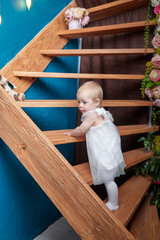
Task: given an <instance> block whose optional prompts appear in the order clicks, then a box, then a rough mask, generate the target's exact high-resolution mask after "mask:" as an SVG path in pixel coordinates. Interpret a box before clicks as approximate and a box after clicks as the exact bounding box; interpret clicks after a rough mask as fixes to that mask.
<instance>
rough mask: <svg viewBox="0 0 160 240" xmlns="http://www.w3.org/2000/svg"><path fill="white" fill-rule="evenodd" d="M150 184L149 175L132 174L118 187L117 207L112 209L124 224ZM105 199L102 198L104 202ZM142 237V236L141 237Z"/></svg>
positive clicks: (127, 221)
mask: <svg viewBox="0 0 160 240" xmlns="http://www.w3.org/2000/svg"><path fill="white" fill-rule="evenodd" d="M151 184H152V178H151V177H148V176H147V177H143V176H141V175H139V176H138V177H136V176H133V177H131V178H130V179H128V180H127V181H126V182H125V183H124V184H123V185H121V186H120V188H119V209H118V210H117V211H113V214H114V215H115V216H116V218H118V219H119V220H120V221H121V222H122V224H123V225H124V226H127V224H128V223H129V221H130V220H131V218H132V216H133V215H134V213H135V211H136V210H137V208H138V206H139V204H140V203H141V201H142V200H143V198H144V196H145V194H146V192H147V191H148V189H149V187H150V186H151ZM106 202H107V199H105V200H104V203H106ZM142 239H144V238H142Z"/></svg>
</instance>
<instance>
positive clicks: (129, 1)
mask: <svg viewBox="0 0 160 240" xmlns="http://www.w3.org/2000/svg"><path fill="white" fill-rule="evenodd" d="M147 4H148V0H138V1H137V0H119V1H113V2H110V3H106V4H102V5H99V6H97V7H92V8H88V9H87V10H88V12H89V15H90V18H91V20H90V21H91V22H93V21H97V20H100V19H104V18H108V17H111V16H115V15H118V14H121V13H124V12H128V11H130V10H133V9H136V8H139V7H143V6H147Z"/></svg>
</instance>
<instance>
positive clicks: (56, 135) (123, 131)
mask: <svg viewBox="0 0 160 240" xmlns="http://www.w3.org/2000/svg"><path fill="white" fill-rule="evenodd" d="M118 130H119V133H120V136H125V135H132V134H139V133H147V132H152V131H154V130H159V126H148V125H146V124H141V125H124V126H118ZM66 131H69V129H66V130H54V131H44V132H43V133H44V134H45V135H46V137H47V138H48V139H49V140H50V141H51V142H52V143H53V144H54V145H58V144H65V143H73V142H83V141H85V136H81V137H70V136H67V135H64V132H66Z"/></svg>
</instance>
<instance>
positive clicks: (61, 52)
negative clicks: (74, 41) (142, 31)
mask: <svg viewBox="0 0 160 240" xmlns="http://www.w3.org/2000/svg"><path fill="white" fill-rule="evenodd" d="M154 52H155V50H154V48H148V49H144V48H128V49H127V48H126V49H69V50H68V49H48V50H46V49H44V50H41V51H40V53H41V54H43V55H47V56H51V57H55V56H56V57H59V56H104V55H136V54H143V55H144V54H145V55H146V54H153V53H154Z"/></svg>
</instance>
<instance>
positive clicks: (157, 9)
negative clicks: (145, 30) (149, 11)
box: [154, 4, 160, 14]
mask: <svg viewBox="0 0 160 240" xmlns="http://www.w3.org/2000/svg"><path fill="white" fill-rule="evenodd" d="M154 13H155V14H160V4H158V5H157V6H156V7H155V8H154Z"/></svg>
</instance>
